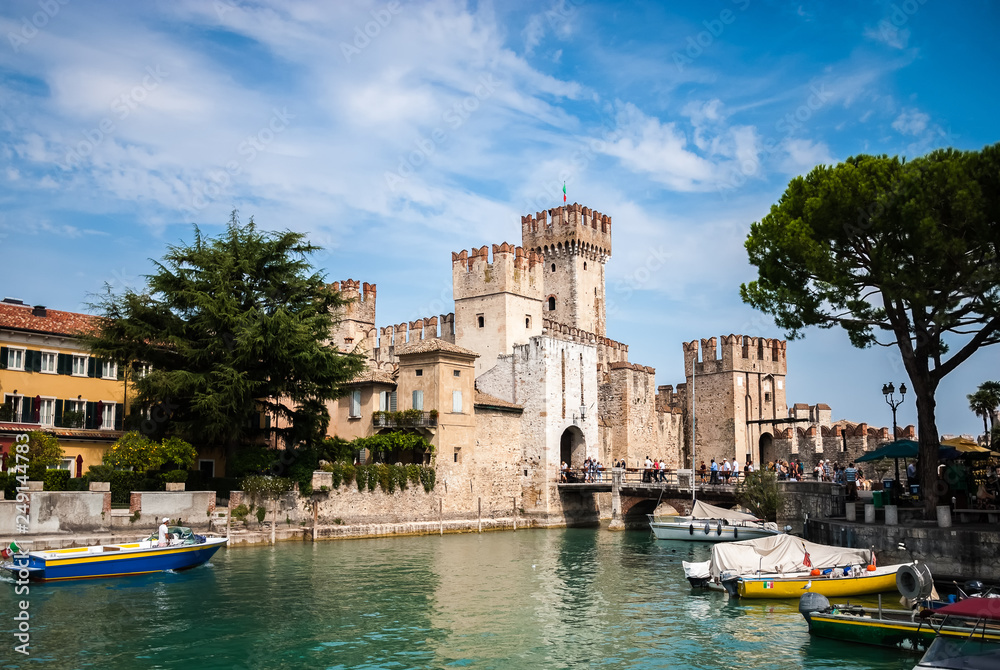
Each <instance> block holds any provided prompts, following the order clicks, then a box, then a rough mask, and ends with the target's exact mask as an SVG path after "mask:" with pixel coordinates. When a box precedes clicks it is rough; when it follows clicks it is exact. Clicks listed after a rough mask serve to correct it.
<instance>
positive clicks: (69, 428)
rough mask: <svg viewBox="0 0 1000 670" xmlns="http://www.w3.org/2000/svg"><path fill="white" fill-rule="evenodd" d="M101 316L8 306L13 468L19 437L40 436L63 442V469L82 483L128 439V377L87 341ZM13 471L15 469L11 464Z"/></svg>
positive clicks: (1, 313) (4, 379)
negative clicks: (124, 424) (89, 347)
mask: <svg viewBox="0 0 1000 670" xmlns="http://www.w3.org/2000/svg"><path fill="white" fill-rule="evenodd" d="M94 321H95V319H94V317H92V316H89V315H87V314H77V313H74V312H61V311H57V310H53V309H46V308H45V307H43V306H40V305H39V306H35V307H32V306H30V305H25V304H24V303H23V302H22V301H20V300H14V299H11V298H5V299H4V300H3V301H2V302H0V399H2V405H0V449H2V454H3V467H4V469H6V468H7V466H8V459H9V453H10V450H11V445H12V444H13V442H14V439H15V437H16V436H17V435H18V434H20V433H24V432H28V431H32V430H43V431H45V432H46V433H50V434H52V435H55V436H56V437H57V438H58V440H59V444H60V446H62V448H63V452H64V454H63V456H64V458H63V461H62V463H61V464H60V467H61V468H63V469H66V470H69V471H70V472H71V476H73V477H79V476H81V475H83V474H85V473H86V472H87V468H88V467H90V466H91V465H99V464H100V463H101V457H102V455H103V454H104V452H105V451H106V450H107V449H108V448H109V447H110V446H111V445H112V444H113V443H114V442H115V440H117V439H118V438H119V437H121V435H122V422H123V420H124V418H125V405H126V401H127V398H126V387H125V381H124V370H121V369H119V368H118V366H117V365H116V364H115V363H114V362H112V361H104V360H101V359H98V358H95V357H93V356H91V355H90V353H89V351H88V350H87V349H86V348H85V347H84V345H83V343H82V342H81V341H80V338H79V334H80V333H81V332H82V331H85V330H87V329H89V328H91V327H92V326H93V325H94ZM11 465H12V463H11Z"/></svg>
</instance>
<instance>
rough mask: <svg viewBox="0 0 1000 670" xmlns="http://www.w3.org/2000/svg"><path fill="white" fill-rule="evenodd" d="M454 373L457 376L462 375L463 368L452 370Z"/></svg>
mask: <svg viewBox="0 0 1000 670" xmlns="http://www.w3.org/2000/svg"><path fill="white" fill-rule="evenodd" d="M452 375H453V376H455V377H461V376H462V371H461V370H452Z"/></svg>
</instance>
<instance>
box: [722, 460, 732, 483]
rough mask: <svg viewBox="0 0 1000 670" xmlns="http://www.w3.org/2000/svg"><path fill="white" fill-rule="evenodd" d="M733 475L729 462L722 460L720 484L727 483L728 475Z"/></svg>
mask: <svg viewBox="0 0 1000 670" xmlns="http://www.w3.org/2000/svg"><path fill="white" fill-rule="evenodd" d="M731 474H733V467H732V466H731V465H729V461H727V460H726V459H724V458H723V459H722V483H723V484H728V483H729V475H731Z"/></svg>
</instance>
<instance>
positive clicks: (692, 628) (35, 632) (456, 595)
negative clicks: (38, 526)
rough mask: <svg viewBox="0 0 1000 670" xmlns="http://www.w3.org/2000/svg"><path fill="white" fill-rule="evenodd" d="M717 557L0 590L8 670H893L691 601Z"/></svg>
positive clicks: (763, 619) (416, 540) (552, 535)
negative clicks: (694, 568)
mask: <svg viewBox="0 0 1000 670" xmlns="http://www.w3.org/2000/svg"><path fill="white" fill-rule="evenodd" d="M707 552H708V547H707V546H698V545H690V544H685V543H673V542H662V541H657V540H655V539H654V538H653V537H652V536H651V535H650V534H649V533H648V532H639V531H634V532H627V533H613V532H610V531H607V530H576V529H572V530H520V531H517V532H505V533H487V534H482V535H477V534H468V535H445V536H443V537H442V536H436V535H434V536H427V537H413V538H394V539H373V540H350V541H335V542H321V543H317V544H309V543H303V544H288V543H286V544H279V545H278V546H276V547H273V548H272V547H255V548H238V547H237V548H233V549H223V550H221V551H220V552H219V553H218V554H217V555H216V556H215V557H214V558H213V559H212V562H211V563H210V564H208V565H206V566H202V567H200V568H196V569H194V570H189V571H186V572H182V573H178V574H170V573H164V574H159V575H148V576H139V577H132V578H126V579H111V580H90V581H81V582H71V583H56V584H40V585H33V586H31V592H30V594H29V596H28V598H29V600H30V606H29V611H30V613H31V620H30V624H31V631H30V634H31V646H30V656H28V657H25V656H22V655H21V654H18V653H15V651H14V649H13V648H14V646H15V645H16V644H17V641H16V639H15V638H14V630H15V627H16V622H14V621H13V619H12V618H11V617H12V616H13V613H14V612H15V611H16V607H17V605H16V602H17V601H18V600H20V599H22V598H24V596H15V595H14V585H13V584H12V583H9V579H7V578H6V577H5V578H4V580H5V582H7V583H0V587H2V588H0V617H2V619H0V631H2V632H0V668H33V669H39V668H41V669H47V668H58V669H60V670H61V669H63V668H99V669H102V670H104V669H111V670H114V669H118V668H123V669H125V668H127V669H132V668H227V669H228V668H373V669H374V668H392V669H404V668H482V669H486V668H497V669H503V668H512V669H513V668H517V669H522V668H531V669H542V668H545V669H547V668H583V667H591V666H594V667H608V668H636V669H645V668H712V669H714V668H748V669H749V668H781V669H782V670H790V669H792V668H838V669H844V668H846V669H851V668H885V669H892V670H902V669H904V668H906V669H909V668H911V667H913V665H914V663H915V658H914V657H912V656H901V655H899V654H898V653H895V652H891V651H888V650H880V649H874V648H867V647H862V646H854V645H848V644H843V643H838V642H834V641H825V640H817V639H810V637H809V635H808V633H807V632H806V626H805V622H804V621H803V620H802V618H801V616H799V614H798V613H797V611H796V603H795V602H791V601H789V602H782V601H752V602H735V601H734V602H730V601H729V600H727V598H726V596H725V595H724V594H721V593H714V592H708V593H692V591H691V589H690V588H689V587H688V585H687V582H686V581H685V580H684V578H683V572H682V570H681V560H682V559H683V560H702V559H703V558H705V557H707Z"/></svg>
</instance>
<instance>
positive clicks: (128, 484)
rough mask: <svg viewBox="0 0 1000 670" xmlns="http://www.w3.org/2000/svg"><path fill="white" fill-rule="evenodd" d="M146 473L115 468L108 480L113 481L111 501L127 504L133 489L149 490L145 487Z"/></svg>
mask: <svg viewBox="0 0 1000 670" xmlns="http://www.w3.org/2000/svg"><path fill="white" fill-rule="evenodd" d="M145 480H146V474H145V473H143V472H131V471H129V470H114V471H112V472H111V475H110V477H109V478H108V481H109V482H111V502H112V503H116V504H119V505H127V504H128V503H129V502H130V498H131V493H132V491H143V490H148V489H145V488H144V484H145Z"/></svg>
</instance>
